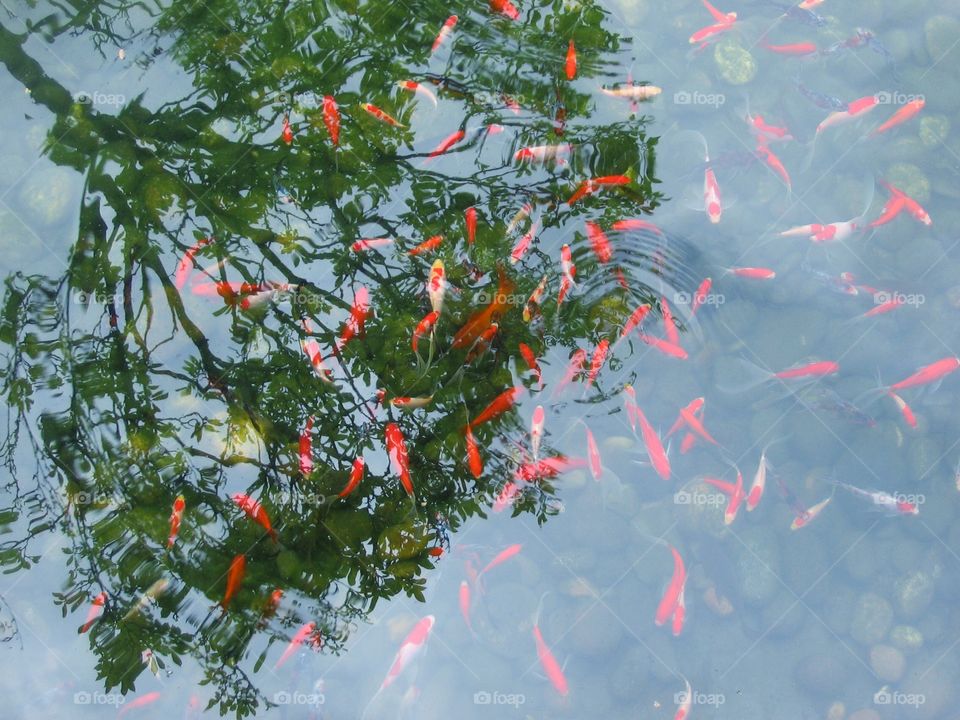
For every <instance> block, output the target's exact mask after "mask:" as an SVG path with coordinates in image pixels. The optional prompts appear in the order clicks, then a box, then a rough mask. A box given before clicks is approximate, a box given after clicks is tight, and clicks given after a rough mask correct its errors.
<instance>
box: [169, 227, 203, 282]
mask: <svg viewBox="0 0 960 720" xmlns="http://www.w3.org/2000/svg"><path fill="white" fill-rule="evenodd" d="M212 242H213V238H212V237H202V238H200V239H199V240H197V242H195V243H194V244H193V245H191V246H190V247H189V248H187V250H186V252H184V253H183V257H182V258H180V262H179V263H177V269H176V272H175V273H174V276H173V284H174V286H176V288H177V290H183V286H184V285H186V284H187V280H189V279H190V273H191V272H193V258H194V256H195V255H196V254H197V253H198V252H199V251H200V248H202V247H203V246H204V245H209V244H210V243H212Z"/></svg>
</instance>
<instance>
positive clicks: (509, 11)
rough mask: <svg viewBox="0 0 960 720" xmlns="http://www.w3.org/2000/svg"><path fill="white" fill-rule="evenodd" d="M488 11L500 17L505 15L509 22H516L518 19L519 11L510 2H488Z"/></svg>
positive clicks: (505, 0)
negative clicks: (498, 14) (496, 13)
mask: <svg viewBox="0 0 960 720" xmlns="http://www.w3.org/2000/svg"><path fill="white" fill-rule="evenodd" d="M490 9H491V10H492V11H493V12H498V13H500V14H501V15H506V16H507V17H508V18H510V19H511V20H517V19H518V18H519V17H520V11H519V10H517V8H516V7H515V6H514V4H513V3H512V2H510V0H490Z"/></svg>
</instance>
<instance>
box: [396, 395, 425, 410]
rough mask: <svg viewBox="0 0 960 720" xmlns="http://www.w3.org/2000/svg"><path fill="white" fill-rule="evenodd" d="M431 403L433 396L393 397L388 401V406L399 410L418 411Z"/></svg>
mask: <svg viewBox="0 0 960 720" xmlns="http://www.w3.org/2000/svg"><path fill="white" fill-rule="evenodd" d="M432 402H433V395H426V396H424V397H395V398H392V399H391V400H390V404H391V405H393V406H394V407H395V408H400V409H401V410H418V409H420V408H425V407H426V406H427V405H429V404H430V403H432Z"/></svg>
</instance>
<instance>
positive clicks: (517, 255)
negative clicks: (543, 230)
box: [510, 222, 540, 265]
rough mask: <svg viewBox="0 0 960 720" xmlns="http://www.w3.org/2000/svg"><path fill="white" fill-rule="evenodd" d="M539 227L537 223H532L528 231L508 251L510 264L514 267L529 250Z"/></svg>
mask: <svg viewBox="0 0 960 720" xmlns="http://www.w3.org/2000/svg"><path fill="white" fill-rule="evenodd" d="M539 227H540V223H539V222H534V223H533V224H532V225H531V226H530V229H529V230H528V231H527V232H526V233H524V235H523V236H522V237H521V238H520V239H519V240H517V244H516V245H514V246H513V250H511V251H510V262H511V263H512V264H514V265H516V264H517V263H518V262H520V260H522V259H523V256H524V255H526V253H527V250H529V249H530V243H532V242H533V239H534V237H535V236H536V234H537V229H538V228H539Z"/></svg>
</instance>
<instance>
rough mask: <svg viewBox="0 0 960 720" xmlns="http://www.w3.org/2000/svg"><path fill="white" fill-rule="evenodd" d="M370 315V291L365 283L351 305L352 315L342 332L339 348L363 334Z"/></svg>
mask: <svg viewBox="0 0 960 720" xmlns="http://www.w3.org/2000/svg"><path fill="white" fill-rule="evenodd" d="M369 317H370V291H369V290H367V288H365V287H364V286H363V285H361V286H360V287H359V288H357V291H356V292H355V293H354V295H353V304H352V305H351V306H350V317H349V318H348V319H347V323H346V325H345V326H344V328H343V331H342V332H341V333H340V339H339V343H338V349H339V350H342V349H343V348H344V347H345V346H346V344H347V343H348V342H350V340H352V339H353V338H354V337H357V336H360V335H363V330H364V323H365V322H366V321H367V318H369Z"/></svg>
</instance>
